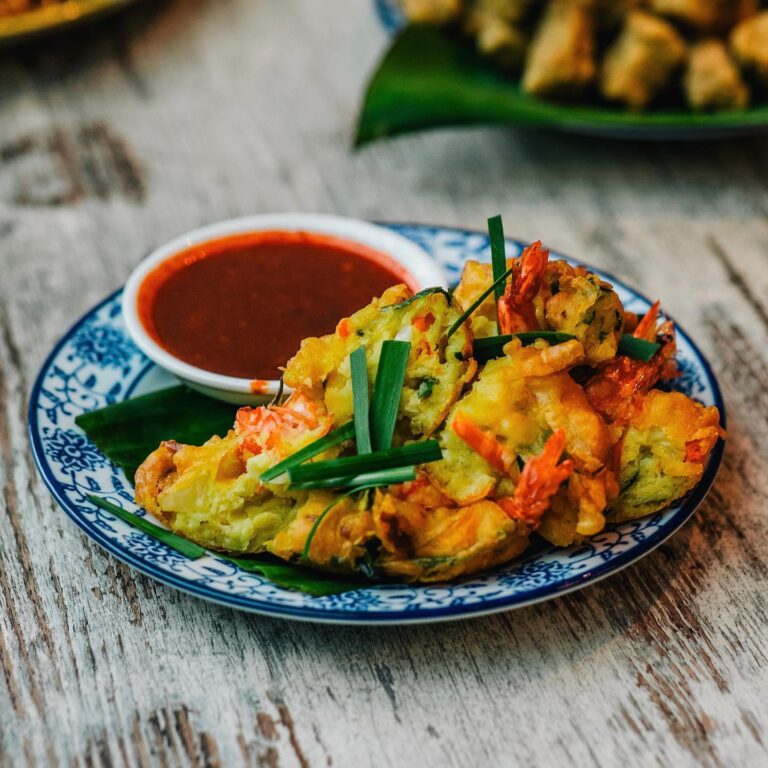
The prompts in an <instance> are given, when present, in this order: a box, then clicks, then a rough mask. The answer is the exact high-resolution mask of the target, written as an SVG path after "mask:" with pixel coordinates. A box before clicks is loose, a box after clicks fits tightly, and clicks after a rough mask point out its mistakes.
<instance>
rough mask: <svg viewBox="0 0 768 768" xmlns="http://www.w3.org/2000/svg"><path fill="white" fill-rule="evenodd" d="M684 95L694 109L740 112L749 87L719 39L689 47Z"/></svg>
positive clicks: (747, 100) (747, 97) (745, 102)
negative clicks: (733, 110) (738, 110)
mask: <svg viewBox="0 0 768 768" xmlns="http://www.w3.org/2000/svg"><path fill="white" fill-rule="evenodd" d="M684 83H685V93H686V96H687V98H688V103H689V104H690V105H691V106H692V107H694V108H695V109H715V110H716V109H743V108H744V107H746V105H747V103H748V102H749V88H748V87H747V84H746V83H745V82H744V79H743V78H742V76H741V73H740V72H739V68H738V67H737V66H736V64H735V62H734V61H733V59H732V58H731V57H730V56H729V55H728V51H727V49H726V47H725V43H723V42H722V41H721V40H717V39H710V40H703V41H702V42H700V43H697V44H696V45H694V46H693V47H692V48H691V52H690V55H689V57H688V69H687V71H686V73H685V81H684Z"/></svg>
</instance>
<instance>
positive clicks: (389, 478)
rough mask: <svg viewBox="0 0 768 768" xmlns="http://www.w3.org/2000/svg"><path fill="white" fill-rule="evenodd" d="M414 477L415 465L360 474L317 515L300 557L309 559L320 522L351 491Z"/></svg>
mask: <svg viewBox="0 0 768 768" xmlns="http://www.w3.org/2000/svg"><path fill="white" fill-rule="evenodd" d="M415 478H416V469H415V467H399V468H398V469H387V470H383V471H381V472H370V473H368V474H367V475H360V476H359V478H358V480H359V483H358V484H356V485H354V486H352V487H350V488H349V490H348V491H347V492H346V493H343V494H342V495H341V496H338V497H337V498H335V499H334V500H333V501H332V502H331V503H330V504H329V505H328V506H327V507H326V508H325V509H324V510H323V511H322V512H321V513H320V514H319V515H318V516H317V519H316V520H315V522H314V523H313V524H312V527H311V528H310V529H309V533H308V534H307V539H306V541H305V542H304V550H303V552H302V557H303V558H304V560H308V559H309V552H310V548H311V546H312V540H313V539H314V538H315V534H316V533H317V530H318V528H319V527H320V524H321V523H322V522H323V520H325V518H326V517H327V516H328V513H329V512H330V511H331V510H332V509H333V508H334V507H335V506H336V505H337V504H338V503H339V502H341V501H342V500H343V499H347V498H349V497H350V496H351V495H352V494H353V493H358V492H359V491H367V490H370V489H371V488H380V487H382V486H384V485H393V484H394V483H407V482H410V481H412V480H414V479H415Z"/></svg>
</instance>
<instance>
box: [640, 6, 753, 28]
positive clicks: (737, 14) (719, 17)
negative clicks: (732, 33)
mask: <svg viewBox="0 0 768 768" xmlns="http://www.w3.org/2000/svg"><path fill="white" fill-rule="evenodd" d="M650 10H652V11H653V12H654V13H658V14H659V15H660V16H666V17H667V18H669V19H673V20H674V21H676V22H679V23H680V24H682V25H685V26H686V27H688V28H689V29H691V30H695V31H697V32H722V31H724V30H726V29H729V28H730V27H732V26H733V25H734V24H736V23H738V22H739V21H741V20H742V19H746V18H749V17H750V16H754V15H755V14H756V13H757V10H758V2H757V0H651V2H650Z"/></svg>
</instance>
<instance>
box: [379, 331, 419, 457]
mask: <svg viewBox="0 0 768 768" xmlns="http://www.w3.org/2000/svg"><path fill="white" fill-rule="evenodd" d="M410 353H411V344H410V342H408V341H390V340H387V341H385V342H384V343H383V344H382V346H381V354H380V356H379V368H378V371H377V372H376V382H375V383H374V385H373V403H372V405H371V444H372V446H373V449H374V451H386V450H387V449H388V448H389V447H390V446H391V445H392V435H393V434H394V432H395V423H396V421H397V410H398V407H399V405H400V398H401V396H402V394H403V382H404V381H405V368H406V366H407V365H408V356H409V355H410Z"/></svg>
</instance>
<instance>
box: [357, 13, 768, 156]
mask: <svg viewBox="0 0 768 768" xmlns="http://www.w3.org/2000/svg"><path fill="white" fill-rule="evenodd" d="M488 123H520V124H527V125H537V126H552V127H560V128H568V129H574V130H582V131H589V130H593V131H595V132H600V131H603V132H608V131H609V130H610V132H611V133H612V134H615V135H620V132H621V131H623V132H624V133H625V135H632V136H640V135H644V134H651V135H653V134H654V133H657V134H659V135H662V134H663V132H665V131H666V132H667V133H669V132H670V131H671V132H674V131H678V132H681V131H686V130H696V131H698V132H706V131H711V132H713V133H716V132H719V133H721V134H722V133H725V132H727V131H729V130H730V131H733V130H739V129H740V130H745V129H749V128H756V127H760V126H764V127H766V126H768V105H761V106H758V107H753V108H751V109H746V110H739V111H736V112H717V113H714V114H708V113H696V112H691V111H688V110H684V109H674V110H672V109H659V110H654V111H650V112H647V113H637V112H630V111H627V110H623V109H621V108H618V107H610V106H589V105H583V106H582V105H574V104H557V103H554V102H547V101H541V100H539V99H537V98H534V97H532V96H528V95H527V94H525V93H523V92H522V91H521V90H520V88H519V86H518V84H517V82H516V81H514V80H512V79H510V78H508V77H506V76H505V75H504V74H503V73H502V72H500V71H499V70H498V69H497V68H496V67H495V66H494V65H493V64H492V63H490V62H489V61H488V60H487V59H484V58H483V57H481V56H480V54H478V53H477V52H476V51H475V50H474V49H473V48H472V47H471V46H470V45H467V44H466V41H462V40H461V39H460V38H458V37H454V36H453V35H451V34H450V33H449V32H447V31H446V30H444V29H441V28H439V27H430V26H418V25H412V26H410V27H406V28H405V29H404V30H403V31H402V32H401V33H400V35H399V36H398V37H397V38H396V39H395V41H394V42H393V43H392V46H391V47H390V49H389V50H388V52H387V53H386V54H385V56H384V59H383V60H382V62H381V63H380V65H379V68H378V70H377V71H376V73H375V74H374V76H373V78H372V80H371V82H370V84H369V86H368V92H367V94H366V97H365V103H364V105H363V109H362V113H361V116H360V121H359V124H358V128H357V137H356V143H357V144H358V145H361V144H365V143H366V142H369V141H373V140H375V139H378V138H381V137H383V136H392V135H395V134H398V133H405V132H408V131H417V130H423V129H427V128H436V127H438V126H448V125H470V124H475V125H477V124H488Z"/></svg>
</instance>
